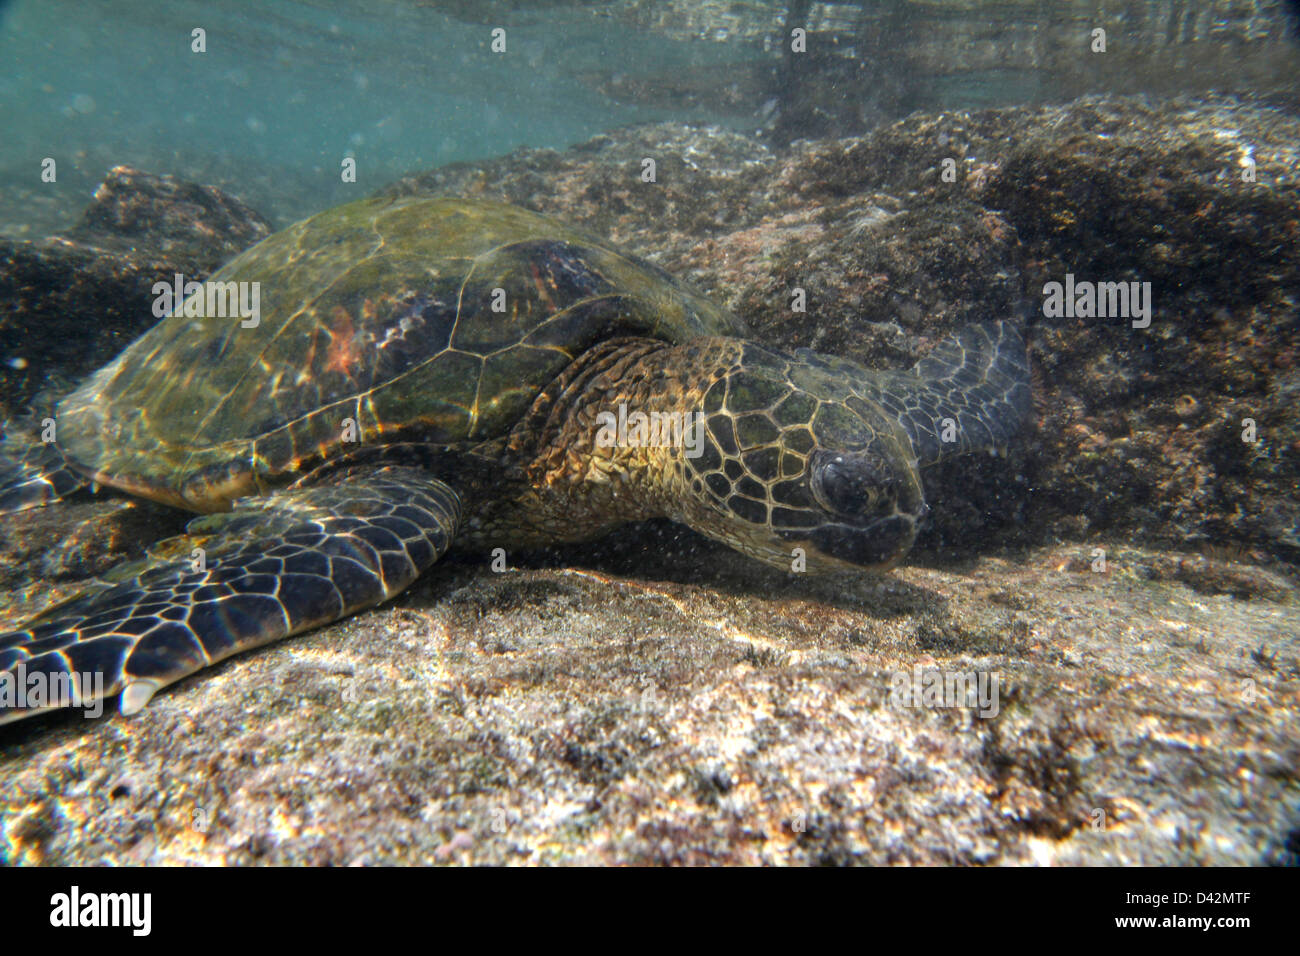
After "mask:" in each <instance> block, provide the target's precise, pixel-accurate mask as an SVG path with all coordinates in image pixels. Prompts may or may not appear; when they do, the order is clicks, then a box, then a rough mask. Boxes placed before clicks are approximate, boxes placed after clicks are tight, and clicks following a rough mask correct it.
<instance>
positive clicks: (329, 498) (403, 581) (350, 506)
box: [0, 467, 461, 724]
mask: <svg viewBox="0 0 1300 956" xmlns="http://www.w3.org/2000/svg"><path fill="white" fill-rule="evenodd" d="M327 480H328V483H327V484H320V485H312V486H309V487H304V488H294V489H291V490H286V491H281V492H278V493H276V494H273V495H271V496H269V497H267V498H264V499H256V500H248V501H243V502H240V503H239V504H238V505H237V506H236V507H235V509H234V510H233V511H231V512H227V513H223V514H215V515H206V516H204V517H201V518H197V519H195V520H194V521H192V522H191V523H190V525H189V528H188V529H187V534H185V535H182V536H181V537H179V538H173V539H170V540H169V541H167V542H164V543H163V545H162V546H161V547H160V548H158V549H155V551H154V552H153V555H152V556H151V558H150V559H149V560H148V561H146V562H143V564H144V567H143V569H141V570H138V572H136V573H133V574H130V575H129V576H128V577H127V578H126V579H125V580H119V581H118V582H117V583H114V584H111V585H110V586H107V587H105V586H104V585H102V584H100V585H96V586H95V587H94V588H93V589H92V590H89V591H87V592H86V593H84V594H82V595H80V596H78V597H74V598H73V599H72V600H70V601H68V602H66V603H64V604H61V605H59V606H57V607H55V608H53V609H51V610H50V611H47V612H46V613H44V614H42V615H40V616H39V617H37V618H36V619H34V620H33V621H31V622H29V623H28V626H27V627H26V628H24V629H23V630H19V631H12V632H10V633H7V634H3V635H0V724H2V723H7V722H9V721H13V720H18V719H21V718H23V717H27V716H31V715H32V714H35V713H39V712H41V711H44V710H52V709H55V708H58V707H66V706H86V705H88V704H91V703H93V702H95V701H96V700H98V699H101V698H103V697H108V696H111V695H113V694H116V693H119V692H120V693H121V694H122V700H121V709H122V712H123V713H124V714H128V715H129V714H133V713H135V712H136V711H138V710H140V709H141V708H143V707H144V706H145V704H147V703H148V702H149V699H150V698H151V697H152V696H153V694H154V693H155V692H156V691H157V690H158V689H159V688H161V687H165V686H166V685H168V684H171V683H173V682H175V681H177V680H180V679H181V678H182V677H185V676H187V675H189V674H192V673H194V672H195V671H198V670H200V669H202V668H204V667H207V666H208V665H210V664H214V663H216V662H217V661H220V660H222V659H224V658H226V657H229V656H231V655H232V654H237V653H239V652H241V651H246V650H249V649H250V648H254V647H258V646H260V645H262V644H266V643H268V642H270V641H274V640H278V639H279V638H282V637H287V636H289V635H291V634H297V633H299V632H301V631H305V630H308V629H310V628H313V627H318V626H320V625H322V624H328V623H329V622H331V621H336V620H338V619H339V618H342V617H346V616H347V615H349V614H352V613H354V612H356V611H360V610H362V609H364V608H368V607H371V606H373V605H375V604H378V603H379V602H381V601H383V600H385V599H387V598H390V597H392V596H393V595H395V594H397V593H398V592H400V591H402V590H403V589H404V588H406V587H407V586H408V585H410V584H411V582H412V581H414V580H415V579H416V578H417V577H418V576H419V575H420V573H421V572H422V571H424V570H425V569H426V568H427V567H429V566H430V565H431V564H433V563H434V562H435V561H436V560H437V559H438V558H439V557H440V556H441V555H443V554H444V553H445V552H446V550H447V548H448V547H449V546H450V544H451V541H452V539H453V538H454V537H455V534H456V530H457V527H458V525H459V523H460V511H461V508H460V499H459V497H458V496H457V495H456V493H455V492H454V491H453V490H452V489H451V488H450V487H448V486H447V485H446V484H443V483H442V482H440V481H438V480H436V479H435V478H433V477H432V476H431V475H429V474H428V473H427V472H425V471H423V470H420V469H417V468H408V467H387V468H381V469H349V470H346V471H340V472H336V473H334V474H332V475H331V476H329V478H328V479H327ZM131 570H134V569H131ZM114 577H116V576H115V575H114ZM33 688H38V689H39V693H40V696H39V697H36V696H33V695H32V693H31V692H32V689H33Z"/></svg>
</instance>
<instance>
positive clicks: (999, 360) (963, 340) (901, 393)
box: [871, 322, 1032, 466]
mask: <svg viewBox="0 0 1300 956" xmlns="http://www.w3.org/2000/svg"><path fill="white" fill-rule="evenodd" d="M878 382H879V393H878V394H876V395H873V396H871V397H872V398H873V399H874V400H875V401H877V402H879V404H881V405H882V406H884V407H885V408H886V409H888V410H889V411H890V412H891V413H892V414H894V415H895V416H897V417H898V420H899V421H900V422H901V423H902V425H903V428H904V430H905V431H906V432H907V434H908V437H910V438H911V440H912V450H913V451H914V452H915V454H916V457H917V462H918V463H919V464H920V465H923V466H924V465H932V464H934V463H935V462H937V461H939V460H940V459H943V458H947V457H949V456H952V455H961V454H968V453H970V452H974V451H985V450H992V449H995V448H999V447H1002V446H1004V445H1006V444H1007V442H1008V441H1010V439H1011V438H1012V436H1014V435H1015V434H1016V432H1017V431H1019V430H1020V428H1021V427H1022V426H1023V425H1024V423H1025V421H1026V419H1028V417H1029V414H1030V411H1031V409H1032V398H1031V393H1030V384H1029V382H1030V380H1029V358H1028V355H1027V354H1026V352H1025V342H1024V339H1023V338H1022V337H1021V335H1020V333H1019V332H1018V331H1017V330H1016V329H1015V327H1014V326H1012V325H1011V324H1010V323H1007V322H987V323H984V324H980V325H971V326H967V327H966V328H964V329H962V330H961V331H960V332H958V333H957V334H956V335H954V336H951V337H950V338H947V339H945V340H944V341H942V342H940V343H939V344H938V345H937V346H935V347H934V349H932V350H931V352H930V354H929V355H927V356H926V357H925V358H923V359H922V360H921V361H919V362H917V363H916V365H915V366H913V367H912V369H911V370H909V371H907V372H894V373H885V374H882V375H881V376H880V378H879V380H878Z"/></svg>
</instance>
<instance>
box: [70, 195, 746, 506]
mask: <svg viewBox="0 0 1300 956" xmlns="http://www.w3.org/2000/svg"><path fill="white" fill-rule="evenodd" d="M218 283H240V284H245V283H248V284H250V285H240V286H230V287H226V286H219V285H217V284H218ZM252 283H256V285H255V286H254V285H251V284H252ZM206 288H207V289H208V290H211V289H214V288H216V289H242V290H243V292H244V293H245V294H246V296H250V297H251V295H252V290H253V289H256V290H257V301H258V321H257V324H256V325H255V326H253V327H246V326H249V325H251V320H241V316H240V314H234V315H229V314H226V315H216V314H205V315H187V314H185V313H186V312H201V311H202V312H209V313H211V312H219V311H222V310H221V309H220V308H219V306H220V304H221V303H220V301H218V300H220V299H221V296H216V297H213V296H211V295H208V296H207V299H206V300H205V302H204V303H203V308H202V309H199V308H197V307H194V306H190V307H188V308H186V307H182V308H179V309H177V310H176V312H175V313H174V314H172V315H171V316H169V317H167V318H165V319H163V321H162V322H160V323H159V324H158V325H156V326H155V327H154V328H152V329H151V330H150V331H148V332H146V333H145V334H144V335H143V336H141V337H140V338H139V339H137V340H136V341H135V342H134V343H133V344H132V345H130V346H129V347H128V348H127V349H126V350H125V351H124V352H123V353H122V354H121V355H120V356H119V357H118V358H117V359H116V360H114V361H113V362H112V363H110V364H109V365H107V366H105V367H104V368H103V369H101V370H100V371H99V372H97V373H95V374H94V375H93V376H91V377H90V378H89V379H88V380H87V381H86V382H85V384H83V385H82V386H81V387H80V388H79V389H78V390H77V391H75V392H74V393H72V394H71V395H69V396H68V397H67V398H66V399H64V401H63V402H62V403H61V404H60V405H59V408H58V414H57V418H56V421H57V435H58V443H59V446H60V447H61V448H62V449H63V451H64V452H65V454H66V455H67V456H68V457H69V458H70V460H71V461H72V462H73V463H74V464H75V466H76V467H78V468H80V469H81V470H83V471H85V472H86V473H87V474H89V475H91V476H92V477H93V478H94V479H95V480H97V481H100V482H103V483H104V484H107V485H111V486H115V487H118V488H121V489H123V490H126V491H130V492H133V493H135V494H139V495H143V496H145V497H149V498H153V499H155V500H158V501H163V502H165V503H168V504H173V505H177V506H180V507H186V508H190V509H193V510H198V511H209V510H216V509H221V508H224V507H226V506H228V504H229V502H230V501H231V500H232V499H234V498H236V497H240V496H242V495H247V494H250V493H254V492H258V491H262V490H265V489H267V488H270V487H274V486H276V485H279V484H283V483H285V482H287V481H288V480H290V478H291V477H292V476H293V475H294V474H296V473H298V472H300V471H301V470H303V469H305V468H307V467H310V466H313V465H314V464H316V463H318V462H320V461H322V460H324V459H326V458H329V457H330V456H332V455H335V454H338V453H340V452H342V451H344V450H345V449H354V448H357V447H359V445H363V444H365V445H371V446H373V445H374V444H377V443H378V444H383V443H389V442H394V441H424V442H429V443H436V444H442V445H455V444H458V443H467V442H476V441H481V440H484V439H488V438H492V437H494V436H497V435H500V434H503V433H505V432H506V431H508V430H509V428H510V427H511V426H512V425H513V424H514V423H515V422H516V421H518V419H519V418H520V416H522V415H523V413H524V412H525V411H526V410H527V409H528V407H529V406H530V404H531V403H532V401H533V400H534V398H535V397H536V396H537V394H538V392H540V391H541V390H542V389H543V388H544V387H545V386H546V385H547V384H548V383H549V382H550V381H551V380H553V379H554V378H555V376H556V375H558V374H559V373H560V372H561V370H563V369H564V367H565V366H566V365H567V364H569V363H570V362H572V361H573V360H574V359H575V358H576V357H577V356H578V355H580V354H581V353H582V352H583V351H585V350H586V349H588V348H589V347H591V346H592V345H593V344H595V343H596V342H598V341H600V340H602V339H605V338H610V337H614V336H623V335H639V336H647V337H653V338H659V339H663V340H665V341H670V342H681V341H684V340H686V339H689V338H692V337H695V336H699V335H730V334H737V333H739V332H741V331H742V330H741V327H740V325H739V323H738V321H737V320H736V319H735V318H734V317H733V316H731V315H730V314H728V313H727V312H725V311H724V310H722V309H719V308H718V307H717V306H715V305H713V304H711V303H710V302H708V301H707V300H706V299H704V298H703V297H701V296H700V295H698V294H697V293H694V292H692V291H691V290H690V289H688V288H687V287H685V286H684V285H682V284H681V283H680V282H678V281H677V280H675V279H673V278H672V277H671V276H669V275H668V274H667V273H665V272H664V271H663V270H661V269H659V268H657V267H655V266H653V265H650V264H649V263H646V262H643V261H639V260H637V259H634V258H632V257H630V256H628V255H626V254H624V253H621V252H619V251H618V250H616V249H615V248H613V247H612V246H610V245H609V244H608V243H605V242H602V241H601V240H599V239H596V238H593V237H592V236H589V235H587V234H585V233H582V232H579V231H577V230H574V229H570V228H567V227H565V226H562V225H560V224H558V223H556V222H554V221H552V220H550V219H547V218H545V217H543V216H539V215H537V214H535V213H531V212H528V211H526V210H522V209H517V208H515V207H512V206H507V205H503V204H499V203H487V202H469V201H462V200H454V199H427V198H409V197H408V198H402V199H396V200H393V199H370V200H363V201H361V202H356V203H351V204H349V205H345V206H341V207H338V208H335V209H331V210H328V211H326V212H323V213H321V214H319V215H317V216H313V217H312V218H310V219H307V220H304V221H303V222H300V223H297V224H296V225H293V226H290V227H288V228H287V229H285V230H283V231H281V232H278V233H276V234H275V235H272V236H269V237H268V238H266V239H264V240H263V241H262V242H260V243H258V244H257V245H255V246H253V247H252V248H250V249H248V250H247V251H245V252H244V253H242V254H241V255H239V256H238V257H237V258H235V259H234V260H232V261H231V262H230V263H229V264H227V265H226V266H224V267H223V268H222V269H221V270H219V271H218V272H217V273H215V274H214V275H213V276H212V277H211V278H210V279H209V280H208V283H207V287H206ZM205 294H206V293H205ZM188 301H189V300H187V304H188ZM246 301H247V302H249V303H250V304H251V302H252V301H253V300H252V299H251V298H247V299H246ZM231 311H234V310H233V309H232V310H231Z"/></svg>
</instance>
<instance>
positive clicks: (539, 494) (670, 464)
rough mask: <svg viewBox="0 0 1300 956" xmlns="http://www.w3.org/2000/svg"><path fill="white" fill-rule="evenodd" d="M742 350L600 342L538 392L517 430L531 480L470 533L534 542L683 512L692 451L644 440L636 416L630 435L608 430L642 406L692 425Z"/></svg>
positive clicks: (515, 487)
mask: <svg viewBox="0 0 1300 956" xmlns="http://www.w3.org/2000/svg"><path fill="white" fill-rule="evenodd" d="M740 348H741V343H740V342H739V341H737V340H735V339H726V338H706V339H697V340H693V341H692V342H689V343H687V344H685V345H678V346H673V345H668V344H666V343H664V342H660V341H656V340H652V339H621V340H612V341H610V342H606V343H602V344H601V345H599V346H596V347H595V348H593V349H592V350H591V351H590V352H588V353H587V354H585V355H583V356H582V357H581V358H579V359H578V360H577V361H576V362H574V363H573V365H572V366H571V367H570V368H569V369H567V370H566V371H565V373H564V374H563V375H562V376H560V378H558V379H557V380H556V381H555V382H554V383H552V385H551V386H549V387H548V388H547V389H546V390H545V391H544V392H543V393H542V394H541V395H540V396H539V397H538V399H537V401H536V402H535V403H534V405H533V407H532V409H530V411H529V413H528V414H527V415H526V416H525V418H524V420H523V421H521V422H520V424H519V425H518V426H516V428H515V429H514V431H513V432H512V433H511V435H510V436H509V439H508V441H507V444H506V448H505V455H504V457H505V459H506V461H507V462H508V463H509V466H508V470H509V471H510V472H512V473H514V474H517V475H520V476H521V477H522V478H523V481H522V482H518V483H513V484H512V485H511V487H510V489H509V490H508V492H507V494H506V495H505V496H504V497H503V498H499V499H498V500H497V501H496V502H495V503H493V504H492V505H490V506H489V507H488V508H487V509H486V510H485V512H484V513H483V514H482V516H481V519H480V521H479V523H478V524H479V528H478V530H477V532H474V531H472V532H471V534H472V535H473V536H474V537H476V538H478V539H479V540H480V541H482V542H484V543H500V544H502V545H504V546H506V547H509V546H510V544H513V546H514V547H533V546H536V545H539V544H545V543H548V542H553V541H565V540H568V541H579V540H583V539H587V538H592V537H595V536H597V535H600V534H603V533H604V532H606V531H608V530H609V529H611V528H613V527H615V526H617V525H619V524H622V523H624V522H627V521H643V520H646V519H650V518H659V517H672V518H680V517H681V514H682V505H683V501H684V498H685V496H686V495H687V494H688V489H687V487H686V481H687V479H686V477H685V475H684V471H683V467H682V459H683V457H684V456H685V454H686V448H684V447H682V446H681V445H672V444H669V445H663V444H652V443H650V442H651V441H653V440H655V436H653V435H650V436H645V435H643V436H638V435H637V434H636V429H635V423H636V421H637V419H635V418H632V419H631V424H632V426H633V427H632V428H624V430H623V434H622V435H618V434H612V432H611V430H608V429H607V426H609V425H610V424H611V422H612V423H613V424H614V425H615V426H617V424H618V423H619V421H620V420H621V421H622V422H624V423H627V422H628V421H629V417H630V416H632V415H633V413H635V412H640V413H642V414H644V415H645V416H646V417H647V419H650V418H651V417H652V416H653V415H655V413H657V415H658V417H657V419H655V420H656V422H657V424H660V425H662V424H664V423H666V422H670V421H673V420H674V418H675V420H676V421H677V422H679V423H680V424H682V425H686V424H689V423H690V422H691V421H692V418H691V416H692V414H693V413H695V412H697V411H699V409H700V408H701V403H702V400H703V396H704V392H705V391H706V390H707V389H708V387H709V385H710V384H711V383H712V381H713V380H714V370H722V371H725V370H726V369H727V368H728V367H729V366H731V365H732V364H734V363H735V362H736V361H737V360H738V356H739V354H740ZM607 416H612V418H611V417H607ZM603 430H604V434H603V435H602V431H603ZM615 430H616V429H615ZM611 437H612V438H613V439H614V440H613V441H612V443H611V442H609V439H610V438H611ZM638 437H640V438H641V440H638ZM602 439H604V440H602ZM662 439H663V436H662V434H660V436H659V440H662Z"/></svg>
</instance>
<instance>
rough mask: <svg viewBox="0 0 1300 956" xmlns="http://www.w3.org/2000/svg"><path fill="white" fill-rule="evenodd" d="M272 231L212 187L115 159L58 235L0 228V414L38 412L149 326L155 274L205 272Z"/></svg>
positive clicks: (194, 274) (167, 278)
mask: <svg viewBox="0 0 1300 956" xmlns="http://www.w3.org/2000/svg"><path fill="white" fill-rule="evenodd" d="M270 231H271V227H270V224H269V223H268V222H267V221H266V220H265V219H263V218H262V217H261V216H260V215H258V214H257V213H256V212H254V211H253V210H251V209H249V208H248V207H247V206H245V205H244V204H243V203H241V202H240V201H239V200H237V199H235V198H233V197H231V196H228V195H226V194H225V193H222V192H221V191H220V190H217V189H214V188H212V187H210V186H199V185H195V184H193V183H187V182H185V181H183V180H179V179H176V178H175V177H171V176H155V175H152V174H150V173H142V172H140V171H138V170H134V169H130V168H129V167H126V166H118V167H116V168H115V169H113V170H111V171H110V173H109V175H108V177H107V178H106V179H105V181H104V183H103V185H101V186H100V187H99V190H98V191H97V192H96V194H95V201H94V202H93V203H92V204H91V206H90V207H89V208H88V209H87V210H86V213H85V215H84V216H83V217H82V220H81V222H80V223H79V224H78V225H77V226H76V227H75V228H74V229H72V230H69V232H68V234H67V236H66V237H64V236H55V237H52V238H49V239H45V240H35V241H32V240H14V239H4V238H0V356H3V361H4V364H3V365H0V415H3V416H4V417H19V416H21V415H22V413H23V412H25V411H26V410H27V408H28V406H29V405H32V404H35V405H37V406H41V407H39V408H37V409H36V410H37V411H39V412H43V411H44V410H45V408H46V407H48V405H49V404H51V402H52V400H53V399H54V398H56V397H57V396H58V395H59V394H61V393H63V392H66V391H67V390H68V389H69V388H71V387H72V386H73V385H75V384H76V382H77V381H78V380H79V379H80V378H81V377H82V376H83V375H85V374H86V373H88V372H90V371H93V370H94V369H95V368H97V367H98V366H100V365H102V364H104V363H105V362H107V361H108V360H110V359H111V358H113V357H114V356H115V355H116V354H117V353H118V352H120V351H121V350H122V349H123V348H125V347H126V346H127V345H128V344H130V342H131V341H132V340H133V339H134V338H135V337H136V336H138V335H139V334H140V333H141V332H144V331H145V330H146V329H148V328H149V327H150V326H152V325H154V324H155V323H156V322H157V321H158V319H157V317H156V316H155V315H154V314H153V311H152V307H153V293H152V289H153V285H154V283H155V282H158V281H168V282H170V281H172V278H173V276H174V275H175V274H176V273H181V274H183V275H184V276H185V277H186V278H187V279H202V278H204V277H206V276H207V275H208V274H210V273H211V272H213V271H214V270H215V269H216V268H217V267H218V266H220V265H221V264H222V263H223V262H224V261H225V260H227V259H229V258H231V257H232V256H233V255H234V254H235V253H237V252H239V251H240V250H242V249H244V248H246V247H247V246H249V245H251V244H252V243H254V242H256V241H258V240H259V239H261V238H263V237H264V236H266V235H269V234H270ZM38 392H43V393H44V394H43V396H42V397H41V398H39V399H38V398H37V393H38Z"/></svg>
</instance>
